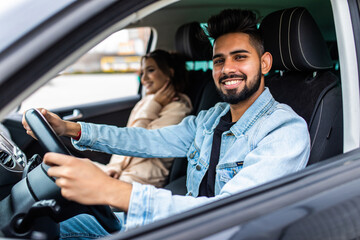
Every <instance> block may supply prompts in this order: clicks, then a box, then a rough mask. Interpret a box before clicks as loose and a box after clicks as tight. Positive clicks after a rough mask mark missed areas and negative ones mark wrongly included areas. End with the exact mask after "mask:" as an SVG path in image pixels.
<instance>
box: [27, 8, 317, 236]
mask: <svg viewBox="0 0 360 240" xmlns="http://www.w3.org/2000/svg"><path fill="white" fill-rule="evenodd" d="M256 24H257V21H256V16H255V14H254V13H253V12H250V11H244V10H224V11H222V12H221V13H220V14H219V15H216V16H213V17H211V18H210V19H209V21H208V32H209V35H210V37H212V38H214V40H215V43H214V48H213V78H214V81H215V85H216V87H217V89H218V91H219V93H220V95H221V96H222V98H223V99H224V101H225V102H222V103H218V104H217V105H216V106H215V107H213V108H211V109H209V110H207V111H202V112H200V113H199V115H198V116H197V117H195V116H189V117H187V118H185V119H184V120H183V121H182V122H181V123H180V124H178V125H175V126H169V127H165V128H161V129H157V130H146V129H142V128H129V129H128V128H117V127H115V126H106V125H96V124H89V123H73V122H66V121H63V120H61V119H60V118H58V117H57V116H56V115H54V114H52V113H49V112H47V111H46V110H43V111H42V113H43V114H44V116H45V117H46V118H47V119H48V121H49V122H50V124H51V125H52V126H53V127H54V129H55V131H56V132H57V133H58V134H59V135H64V136H69V137H72V138H76V140H75V139H73V140H72V141H73V144H74V146H75V147H77V148H78V149H80V150H87V149H90V150H97V151H104V152H109V153H112V154H121V155H127V156H138V157H159V158H161V157H184V156H187V159H188V169H187V190H188V193H187V195H186V196H173V195H172V194H171V192H170V191H168V190H164V189H157V188H155V187H153V186H149V185H141V184H139V183H136V182H135V183H133V184H128V183H125V182H122V181H119V180H117V179H113V178H111V177H109V176H107V175H106V174H105V173H104V172H103V171H101V170H100V169H99V168H97V167H96V166H95V165H94V164H92V162H91V161H90V160H88V159H79V158H75V157H72V156H65V155H61V154H56V153H47V154H46V155H45V156H44V162H45V163H46V164H49V165H53V167H51V168H50V169H49V170H48V174H49V175H50V176H52V177H56V178H57V179H56V184H57V185H58V186H59V187H60V188H61V193H62V195H63V196H64V197H65V198H67V199H70V200H73V201H76V202H79V203H82V204H93V205H95V204H105V205H110V206H113V207H116V208H118V209H120V210H122V211H123V212H121V213H116V214H117V216H118V217H119V218H122V220H123V221H122V224H124V227H123V228H122V229H123V230H125V229H128V228H132V227H136V226H140V225H144V224H147V223H150V222H153V221H156V220H159V219H162V218H165V217H167V216H169V215H172V214H176V213H179V212H182V211H185V210H188V209H191V208H194V207H196V206H199V205H202V204H205V203H208V202H211V201H214V200H217V199H220V198H224V197H227V196H230V195H232V194H234V193H237V192H240V191H244V190H247V189H250V188H253V187H255V186H258V185H260V184H263V183H265V182H268V181H270V180H274V179H276V178H279V177H281V176H284V175H286V174H289V173H292V172H295V171H298V170H300V169H302V168H304V167H305V166H306V163H307V160H308V157H309V152H310V140H309V134H308V131H307V125H306V123H305V121H304V120H303V119H302V118H301V117H299V116H298V115H297V114H296V113H295V112H294V111H293V110H292V109H291V108H290V107H289V106H286V105H284V104H280V103H278V102H276V101H275V100H274V98H273V97H272V95H271V93H270V91H269V89H267V88H265V86H264V75H265V74H266V73H268V71H269V70H270V68H271V64H272V56H271V54H270V53H268V52H264V48H263V43H262V39H261V36H260V34H259V32H258V30H257V26H256ZM24 127H25V128H26V129H27V130H28V131H29V132H28V133H29V134H32V133H31V130H30V129H29V127H28V126H27V124H26V122H25V121H24ZM79 133H81V136H79ZM200 196H201V197H200ZM125 215H126V218H124V216H125ZM89 234H90V235H92V236H94V235H95V236H102V235H106V234H107V233H106V231H105V230H104V229H102V228H101V226H100V225H99V224H98V223H97V222H96V220H95V219H94V218H92V217H91V216H88V215H80V216H77V217H74V218H72V219H70V220H67V221H65V222H63V223H62V224H61V237H67V236H79V237H86V236H90V235H89Z"/></svg>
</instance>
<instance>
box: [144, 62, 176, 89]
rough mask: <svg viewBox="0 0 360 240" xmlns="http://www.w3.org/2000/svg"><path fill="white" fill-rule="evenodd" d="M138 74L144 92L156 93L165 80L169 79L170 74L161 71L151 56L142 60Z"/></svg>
mask: <svg viewBox="0 0 360 240" xmlns="http://www.w3.org/2000/svg"><path fill="white" fill-rule="evenodd" d="M140 76H141V84H142V85H143V86H144V87H145V92H146V94H154V93H156V92H157V91H158V90H159V89H160V88H161V87H162V86H164V84H165V83H166V82H167V81H170V76H168V75H166V74H165V73H164V72H163V71H161V69H160V68H159V67H158V65H157V63H156V62H155V60H154V59H152V58H146V59H145V58H144V59H143V60H142V63H141V74H140Z"/></svg>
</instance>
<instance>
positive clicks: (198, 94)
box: [175, 22, 218, 114]
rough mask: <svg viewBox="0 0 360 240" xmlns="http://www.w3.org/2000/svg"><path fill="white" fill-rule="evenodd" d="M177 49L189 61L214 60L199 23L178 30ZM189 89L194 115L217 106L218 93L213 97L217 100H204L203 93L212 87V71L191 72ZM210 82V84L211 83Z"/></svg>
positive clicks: (176, 36)
mask: <svg viewBox="0 0 360 240" xmlns="http://www.w3.org/2000/svg"><path fill="white" fill-rule="evenodd" d="M175 48H176V52H179V53H181V54H183V55H185V56H186V57H187V60H188V61H193V62H194V63H195V62H197V61H210V60H211V59H212V46H211V43H210V41H209V39H208V38H206V37H205V34H204V31H203V29H202V27H201V26H200V23H198V22H190V23H186V24H184V25H182V26H180V27H179V28H178V30H177V31H176V35H175ZM188 74H189V83H190V84H189V87H188V88H187V89H185V94H187V95H188V96H189V97H190V99H191V101H192V104H193V107H194V111H193V114H197V113H198V112H199V111H200V110H203V109H208V108H210V107H212V106H213V105H215V103H216V102H217V100H218V98H217V95H216V93H215V94H214V95H212V96H213V97H215V98H217V99H215V100H214V98H211V97H210V98H208V99H206V100H204V99H203V97H202V96H203V92H204V90H205V89H206V88H209V87H208V85H211V82H212V81H213V80H212V73H211V69H207V70H205V71H203V70H189V71H188ZM209 82H210V83H209ZM200 103H201V105H200Z"/></svg>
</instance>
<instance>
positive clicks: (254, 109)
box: [204, 87, 275, 137]
mask: <svg viewBox="0 0 360 240" xmlns="http://www.w3.org/2000/svg"><path fill="white" fill-rule="evenodd" d="M274 103H275V99H274V98H273V96H272V95H271V93H270V90H269V89H268V88H267V87H265V90H264V92H263V93H262V94H261V95H260V96H259V97H258V98H257V99H256V100H255V102H254V103H253V104H252V105H251V106H250V107H249V108H248V109H247V110H246V111H245V113H244V115H242V117H241V118H240V119H239V120H238V121H237V122H236V123H235V124H234V125H233V126H232V127H231V128H230V131H231V132H232V133H233V134H234V135H235V136H236V137H240V136H241V135H243V134H245V133H246V132H247V131H248V130H249V129H250V128H251V127H252V126H253V125H254V123H255V122H256V121H257V120H258V119H259V118H260V117H261V116H263V115H264V114H265V113H266V112H267V111H268V110H269V109H270V108H271V106H273V104H274ZM221 107H222V109H223V110H222V111H221V113H220V114H219V116H218V117H217V118H216V119H215V121H214V122H213V123H212V124H211V123H210V119H209V120H208V121H207V122H205V123H204V127H205V131H206V132H207V133H209V134H212V133H213V132H214V129H215V128H216V126H217V125H218V124H219V121H220V118H221V117H222V116H224V115H225V114H226V113H227V112H228V111H229V110H230V105H229V104H228V103H226V104H225V105H221Z"/></svg>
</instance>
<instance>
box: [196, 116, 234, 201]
mask: <svg viewBox="0 0 360 240" xmlns="http://www.w3.org/2000/svg"><path fill="white" fill-rule="evenodd" d="M232 125H234V122H231V113H230V111H229V112H228V113H227V114H225V115H224V116H223V117H222V118H220V121H219V124H218V125H217V126H216V128H215V129H214V136H213V142H212V147H211V156H210V162H209V168H208V170H207V172H206V174H205V176H204V178H203V179H202V181H201V184H200V187H199V196H206V197H213V196H215V194H214V192H215V191H214V189H215V175H216V165H217V164H218V162H219V156H220V147H221V135H222V134H223V132H225V131H228V130H229V129H230V128H231V126H232Z"/></svg>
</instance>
